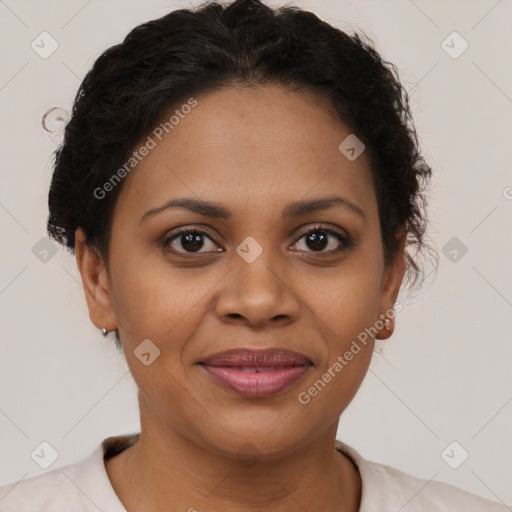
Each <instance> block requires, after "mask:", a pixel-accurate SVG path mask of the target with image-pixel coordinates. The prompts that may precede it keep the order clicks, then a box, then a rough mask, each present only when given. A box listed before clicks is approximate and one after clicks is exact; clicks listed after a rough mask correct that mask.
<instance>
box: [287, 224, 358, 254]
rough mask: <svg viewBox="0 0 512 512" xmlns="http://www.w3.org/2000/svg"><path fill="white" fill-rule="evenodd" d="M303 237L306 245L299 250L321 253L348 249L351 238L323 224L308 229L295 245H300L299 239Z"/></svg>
mask: <svg viewBox="0 0 512 512" xmlns="http://www.w3.org/2000/svg"><path fill="white" fill-rule="evenodd" d="M302 239H304V244H303V246H305V249H301V248H299V249H297V250H299V251H300V250H305V251H312V252H319V253H322V252H336V251H342V250H343V249H347V248H348V247H349V246H350V240H349V239H348V237H346V236H344V235H342V234H341V233H337V232H335V231H333V230H331V229H326V228H323V227H321V226H316V227H314V228H313V229H310V230H309V231H307V232H306V233H305V234H303V235H302V236H301V237H300V239H299V240H298V241H297V242H295V244H294V246H297V245H299V241H300V240H302ZM333 239H334V240H333ZM336 240H337V243H336ZM325 249H327V250H325Z"/></svg>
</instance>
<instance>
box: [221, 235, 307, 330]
mask: <svg viewBox="0 0 512 512" xmlns="http://www.w3.org/2000/svg"><path fill="white" fill-rule="evenodd" d="M266 241H267V243H269V239H268V238H266ZM273 250H274V249H271V248H270V247H264V246H263V245H262V244H260V243H259V242H258V241H257V240H256V239H255V238H252V237H247V238H246V239H244V240H243V241H242V242H241V243H240V244H239V245H238V247H237V248H236V251H235V252H234V253H233V261H232V263H231V264H232V265H233V268H232V271H231V272H229V274H228V276H229V277H228V279H227V281H225V283H224V287H223V290H222V293H221V295H220V297H219V298H218V301H217V305H216V309H217V314H218V315H219V317H221V318H223V319H224V320H226V319H233V318H239V317H243V318H244V319H245V321H246V322H248V323H250V324H254V325H256V324H258V325H262V324H265V323H266V322H269V321H271V320H274V321H275V320H276V319H281V321H282V319H284V318H288V319H291V318H295V317H296V316H297V314H298V310H299V304H298V301H297V299H296V297H295V295H294V294H293V292H292V291H291V289H290V285H289V284H288V283H286V277H285V272H284V271H283V267H282V263H283V262H281V261H280V260H279V255H278V254H277V253H276V254H273V252H272V251H273Z"/></svg>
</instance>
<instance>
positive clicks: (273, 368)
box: [240, 366, 282, 373]
mask: <svg viewBox="0 0 512 512" xmlns="http://www.w3.org/2000/svg"><path fill="white" fill-rule="evenodd" d="M281 369H282V367H276V366H242V367H241V368H240V370H241V371H242V372H244V373H254V372H256V373H262V372H274V371H276V370H281Z"/></svg>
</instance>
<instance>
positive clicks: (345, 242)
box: [161, 225, 352, 258]
mask: <svg viewBox="0 0 512 512" xmlns="http://www.w3.org/2000/svg"><path fill="white" fill-rule="evenodd" d="M319 231H321V232H322V233H325V234H327V235H332V236H334V237H336V238H337V239H338V240H339V241H340V243H341V247H340V248H338V249H331V250H329V251H306V252H312V253H316V254H329V255H332V254H334V253H340V252H343V251H345V250H347V249H349V248H350V247H352V241H351V240H350V238H349V237H348V236H346V235H342V234H341V233H338V232H336V231H333V230H331V229H329V228H325V227H323V226H319V225H316V226H314V227H313V228H310V229H309V230H307V231H305V232H304V233H302V234H301V235H300V236H299V238H298V239H297V240H296V241H295V242H294V243H293V244H292V245H295V244H297V243H298V242H299V241H300V240H302V239H303V238H304V237H306V236H308V235H311V234H312V233H317V232H319ZM183 234H193V235H206V236H207V237H208V238H210V240H212V242H214V243H215V244H216V245H218V244H217V243H216V242H215V240H214V237H212V236H211V235H210V234H209V233H208V232H207V231H203V230H199V229H196V228H191V227H183V228H178V229H177V230H176V232H175V233H174V234H173V235H171V236H170V237H165V238H164V239H163V240H162V242H161V246H162V248H163V249H165V250H170V251H171V252H172V253H174V254H176V255H177V256H181V257H185V258H186V257H189V255H191V256H193V255H195V254H203V255H204V254H208V252H209V251H206V252H196V253H194V252H180V251H175V250H174V249H169V245H170V244H171V242H173V241H174V240H176V239H178V238H179V237H180V236H181V235H183ZM213 252H221V251H213ZM299 252H301V251H299Z"/></svg>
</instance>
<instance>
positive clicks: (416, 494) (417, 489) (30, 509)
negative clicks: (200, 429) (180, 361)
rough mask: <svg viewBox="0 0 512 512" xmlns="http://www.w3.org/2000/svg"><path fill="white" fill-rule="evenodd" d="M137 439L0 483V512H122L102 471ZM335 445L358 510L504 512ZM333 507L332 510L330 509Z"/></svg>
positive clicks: (109, 443)
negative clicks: (351, 476)
mask: <svg viewBox="0 0 512 512" xmlns="http://www.w3.org/2000/svg"><path fill="white" fill-rule="evenodd" d="M137 439H138V434H133V435H127V436H112V437H109V438H107V439H105V440H104V441H103V442H102V443H101V444H100V445H99V446H98V447H97V448H96V449H95V450H94V451H93V452H92V453H91V454H90V455H89V456H88V457H86V458H84V459H82V460H81V461H79V462H77V463H75V464H69V465H67V466H63V467H61V468H58V469H54V470H51V471H49V472H47V473H44V474H42V475H39V476H36V477H32V478H29V479H26V480H20V481H18V482H14V483H12V484H9V485H5V486H1V487H0V512H98V511H101V512H127V511H126V509H125V508H124V506H123V504H122V503H121V501H120V500H119V498H118V497H117V495H116V493H115V491H114V489H113V487H112V484H111V483H110V480H109V478H108V474H107V472H106V470H105V464H104V456H105V455H107V458H109V457H112V456H114V455H116V454H117V453H119V452H120V451H122V450H123V449H126V448H127V447H128V446H130V445H131V444H133V443H134V442H135V441H136V440H137ZM336 449H338V450H339V451H341V452H342V453H344V454H345V455H347V456H348V457H349V458H351V459H352V460H353V461H354V463H355V464H356V466H357V468H358V469H359V473H360V475H361V480H362V497H361V506H360V509H359V512H398V511H401V512H454V511H461V512H507V511H508V510H509V509H508V508H507V507H506V506H505V505H500V504H498V503H495V502H492V501H489V500H486V499H484V498H481V497H478V496H476V495H474V494H471V493H468V492H466V491H463V490H461V489H458V488H457V487H453V486H452V485H449V484H446V483H442V482H436V481H428V480H423V479H420V478H416V477H414V476H412V475H409V474H407V473H404V472H402V471H400V470H398V469H395V468H392V467H389V466H385V465H383V464H378V463H376V462H372V461H369V460H366V459H364V458H363V457H361V455H359V453H358V452H357V451H356V450H354V449H353V448H351V447H350V446H347V445H346V444H344V443H342V442H341V441H339V440H336ZM333 512H334V511H333Z"/></svg>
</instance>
